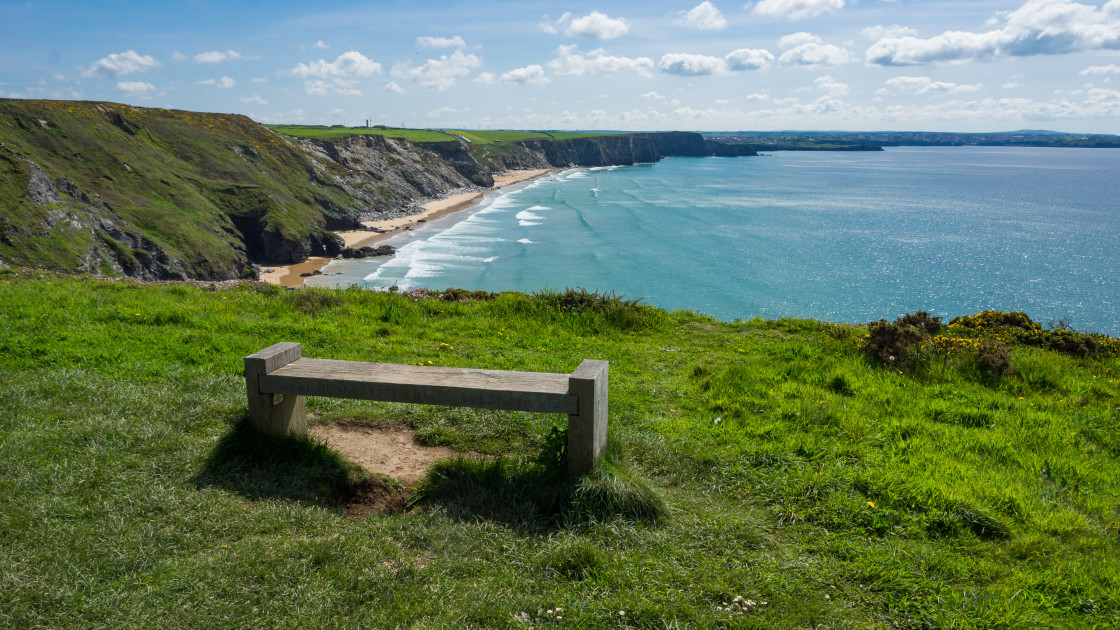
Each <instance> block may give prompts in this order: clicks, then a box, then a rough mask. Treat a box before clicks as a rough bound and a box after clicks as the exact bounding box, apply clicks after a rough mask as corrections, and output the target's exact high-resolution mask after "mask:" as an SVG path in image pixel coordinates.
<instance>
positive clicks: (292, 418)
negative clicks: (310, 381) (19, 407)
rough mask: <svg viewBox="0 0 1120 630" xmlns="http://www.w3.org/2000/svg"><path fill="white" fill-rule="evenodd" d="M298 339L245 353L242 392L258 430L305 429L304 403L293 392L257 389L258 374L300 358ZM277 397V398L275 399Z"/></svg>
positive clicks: (305, 411) (298, 431)
mask: <svg viewBox="0 0 1120 630" xmlns="http://www.w3.org/2000/svg"><path fill="white" fill-rule="evenodd" d="M301 354H302V352H301V348H300V345H299V344H298V343H278V344H276V345H274V346H271V347H269V348H266V349H264V350H261V351H260V352H258V353H256V354H252V355H249V356H247V357H245V393H246V395H247V397H248V402H249V420H250V421H251V422H252V423H253V426H254V427H256V428H257V430H258V431H262V432H264V433H278V434H287V433H295V434H300V435H302V434H306V433H307V404H306V401H305V399H304V397H303V396H296V395H295V394H284V395H280V394H265V393H262V392H261V390H260V377H261V376H262V375H264V374H268V373H269V372H272V371H273V370H276V369H277V368H280V367H283V366H285V365H287V364H289V363H291V362H292V361H295V360H296V359H298V358H300V356H301ZM277 397H280V400H279V401H277Z"/></svg>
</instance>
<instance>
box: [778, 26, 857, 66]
mask: <svg viewBox="0 0 1120 630" xmlns="http://www.w3.org/2000/svg"><path fill="white" fill-rule="evenodd" d="M778 46H780V47H781V48H782V49H783V50H785V52H783V53H782V56H781V57H778V63H780V64H782V65H798V66H838V65H840V64H844V63H848V62H850V61H852V60H853V59H854V56H853V55H852V53H851V52H849V51H847V50H845V49H843V48H840V47H838V46H833V45H832V44H825V43H824V42H823V40H821V38H820V37H818V36H817V35H813V34H812V33H805V32H801V33H793V34H791V35H786V36H785V37H783V38H781V39H780V40H779V41H778Z"/></svg>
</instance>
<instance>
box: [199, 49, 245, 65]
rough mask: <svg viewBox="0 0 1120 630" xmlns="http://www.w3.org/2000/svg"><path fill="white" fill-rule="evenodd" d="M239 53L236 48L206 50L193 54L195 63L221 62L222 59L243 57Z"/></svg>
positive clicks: (228, 59)
mask: <svg viewBox="0 0 1120 630" xmlns="http://www.w3.org/2000/svg"><path fill="white" fill-rule="evenodd" d="M244 58H245V57H244V56H242V54H241V53H239V52H237V51H236V50H227V51H225V52H222V51H220V50H209V51H206V52H201V53H198V54H197V55H195V56H194V62H195V63H221V62H223V61H230V60H231V59H244Z"/></svg>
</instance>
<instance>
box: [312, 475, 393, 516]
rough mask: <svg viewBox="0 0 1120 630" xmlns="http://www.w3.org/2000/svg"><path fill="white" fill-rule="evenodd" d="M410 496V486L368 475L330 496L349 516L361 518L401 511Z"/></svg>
mask: <svg viewBox="0 0 1120 630" xmlns="http://www.w3.org/2000/svg"><path fill="white" fill-rule="evenodd" d="M411 496H412V489H411V488H401V487H398V486H397V485H395V484H393V483H392V482H391V481H389V480H387V479H385V478H384V477H370V478H369V479H366V480H365V481H362V482H361V483H358V484H355V485H353V486H347V487H345V488H341V489H338V490H336V491H335V492H334V495H333V496H332V497H331V498H332V499H333V500H334V503H335V505H337V506H338V507H339V508H340V509H341V510H342V512H343V513H344V514H346V515H347V516H349V517H350V518H363V517H366V516H370V515H373V514H390V513H393V512H403V511H404V509H405V507H406V506H407V505H408V499H409V497H411Z"/></svg>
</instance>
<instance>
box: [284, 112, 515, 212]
mask: <svg viewBox="0 0 1120 630" xmlns="http://www.w3.org/2000/svg"><path fill="white" fill-rule="evenodd" d="M285 140H286V141H287V142H288V143H290V144H291V145H292V146H294V147H296V148H297V149H299V150H300V151H301V152H302V153H303V154H304V155H306V156H308V157H309V158H310V162H311V166H312V167H313V169H314V171H313V173H311V177H312V178H313V179H314V180H315V181H316V182H317V183H318V184H319V185H321V186H330V187H335V188H337V189H339V190H340V191H341V192H343V193H344V194H345V195H346V196H347V197H349V198H350V199H351V200H353V206H351V207H350V208H348V209H347V210H349V211H350V214H351V215H352V216H354V217H355V218H356V219H360V220H361V221H368V220H375V219H385V218H392V217H396V216H403V215H405V214H410V213H411V212H412V211H413V210H412V206H413V204H415V203H416V202H418V201H420V200H423V199H428V198H433V197H442V196H444V195H447V194H448V193H451V192H453V191H458V190H464V189H475V188H477V187H479V186H485V187H490V186H492V185H493V184H494V180H493V178H492V177H490V173H489V172H488V171H486V170H484V169H483V168H482V167H481V165H479V163H478V162H477V161H475V160H474V159H473V158H471V157H470V153H469V151H467V149H466V147H464V146H463V144H462V143H460V142H457V141H452V142H441V143H423V144H414V143H411V142H408V141H407V140H403V139H400V138H388V137H385V136H379V135H372V134H370V135H354V136H347V137H345V138H342V139H341V140H309V139H303V138H292V137H285ZM430 145H435V146H430ZM450 145H454V146H450ZM445 156H446V157H445ZM329 227H331V229H357V228H360V227H361V226H360V223H358V222H355V223H354V224H353V225H339V226H329Z"/></svg>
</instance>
